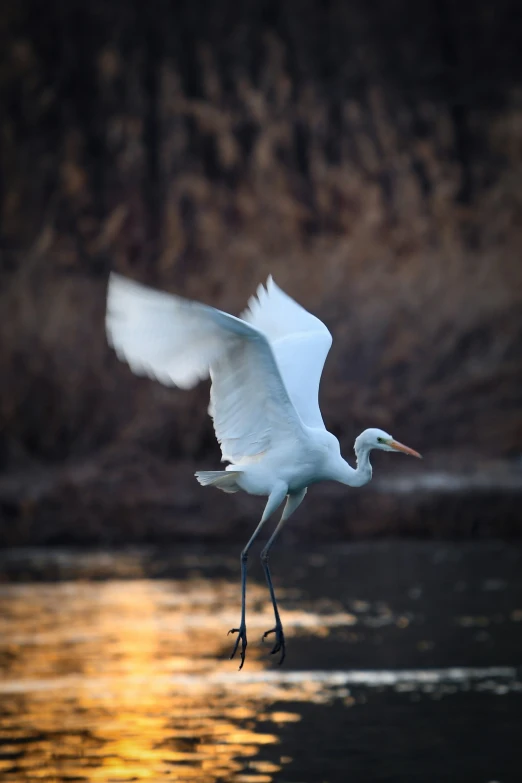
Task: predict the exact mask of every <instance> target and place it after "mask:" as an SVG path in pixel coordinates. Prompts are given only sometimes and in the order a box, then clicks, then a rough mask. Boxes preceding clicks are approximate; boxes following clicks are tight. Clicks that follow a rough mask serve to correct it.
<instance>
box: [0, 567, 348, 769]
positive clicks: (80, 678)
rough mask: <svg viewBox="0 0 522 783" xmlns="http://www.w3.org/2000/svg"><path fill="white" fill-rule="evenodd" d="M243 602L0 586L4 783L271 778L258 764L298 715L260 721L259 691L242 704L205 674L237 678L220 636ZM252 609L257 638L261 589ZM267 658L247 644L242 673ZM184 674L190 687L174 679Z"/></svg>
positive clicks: (166, 586) (251, 690)
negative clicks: (221, 673) (286, 724)
mask: <svg viewBox="0 0 522 783" xmlns="http://www.w3.org/2000/svg"><path fill="white" fill-rule="evenodd" d="M238 594H239V593H238V590H237V587H236V586H234V585H232V584H230V583H227V582H224V581H223V582H220V581H212V582H210V581H209V580H202V579H192V580H187V581H179V582H176V581H168V582H167V581H147V580H138V581H132V582H129V581H112V582H106V583H92V582H84V583H82V582H72V583H59V584H52V585H49V584H43V585H35V584H31V585H11V586H9V587H3V588H1V589H0V610H1V620H0V632H1V639H2V640H3V641H2V642H1V643H0V656H1V662H2V670H3V672H4V675H5V680H4V685H5V688H4V693H3V696H2V709H1V724H0V729H1V734H2V738H3V742H4V745H3V752H2V757H1V758H0V776H1V777H2V780H5V781H6V783H7V782H11V781H15V780H16V781H20V780H53V781H62V780H65V779H78V780H86V781H124V780H125V781H127V780H153V781H161V780H177V781H192V780H197V781H201V783H207V781H208V783H212V782H213V781H221V780H223V781H236V782H237V783H240V782H241V781H243V782H244V783H248V781H255V782H256V783H264V782H265V781H267V782H268V781H272V780H273V779H274V778H273V776H274V774H276V773H277V772H278V771H279V770H280V769H281V766H282V763H281V764H276V763H273V762H269V761H263V760H261V759H258V758H256V757H257V756H258V755H259V751H260V748H262V746H263V745H267V744H276V743H277V742H278V737H277V728H278V726H279V725H281V723H284V722H288V721H294V720H299V716H298V715H296V714H295V713H292V712H288V713H285V712H281V711H280V710H279V711H278V712H274V713H272V714H271V713H270V712H269V710H268V711H267V709H268V706H267V702H266V689H265V686H264V684H263V682H262V681H258V682H255V681H254V682H252V681H249V682H247V683H245V684H244V685H243V684H242V683H241V681H240V680H239V682H238V685H240V687H241V691H240V697H239V698H238V693H236V691H235V689H234V688H225V687H223V686H222V685H220V684H219V683H212V680H211V678H209V676H208V675H209V674H211V673H212V672H215V670H216V667H219V668H220V669H221V671H230V673H231V674H232V672H233V671H237V662H235V661H228V660H226V657H225V656H226V654H227V653H228V651H229V648H230V639H227V637H226V633H225V632H226V630H228V628H230V627H232V625H234V624H235V623H236V621H237V611H238V608H239V607H238ZM249 599H250V601H249V603H252V604H254V605H257V606H258V607H260V608H261V611H257V612H256V611H253V612H251V613H250V620H251V625H250V628H251V638H252V640H254V638H255V636H256V634H257V631H258V630H259V631H261V630H262V629H264V628H268V627H270V624H271V621H272V616H271V613H270V605H269V604H267V603H266V595H265V594H264V593H263V590H262V588H261V587H260V586H259V585H255V584H252V585H251V586H250V596H249ZM300 614H301V613H299V612H297V613H295V615H294V616H293V618H292V616H290V617H289V618H287V619H289V623H288V626H289V628H288V633H289V635H291V633H292V630H291V626H292V623H293V625H294V627H295V626H298V625H299V624H300V622H302V623H304V624H305V625H306V624H307V623H306V617H301V616H300ZM302 614H303V615H306V613H302ZM290 615H291V613H290ZM337 621H338V622H341V618H339V617H338V618H337ZM344 621H345V622H350V616H349V615H347V616H346V617H345V618H344ZM308 624H309V623H308ZM258 635H259V636H261V633H259V634H258ZM262 655H266V648H265V650H263V649H262V648H261V647H260V646H256V645H254V644H252V645H251V646H250V647H249V658H248V667H249V670H250V672H261V671H262V670H263V668H264V666H265V664H264V662H262V661H261V660H260V658H261V656H262ZM179 673H183V674H184V675H191V677H192V679H191V687H190V688H189V689H186V688H181V689H180V688H179V687H177V686H176V685H175V684H173V683H172V682H171V681H170V680H169V677H172V676H173V675H176V674H178V675H179ZM240 676H241V675H239V674H238V677H240ZM174 681H175V677H174ZM278 692H279V695H280V696H281V695H283V691H281V689H278ZM273 695H274V692H273V690H272V692H271V696H273ZM260 722H262V723H263V725H264V726H265V727H266V726H269V727H270V725H272V726H273V728H274V731H270V730H267V729H266V728H264V729H263V730H262V729H260V728H259V724H260ZM288 760H290V759H287V761H288Z"/></svg>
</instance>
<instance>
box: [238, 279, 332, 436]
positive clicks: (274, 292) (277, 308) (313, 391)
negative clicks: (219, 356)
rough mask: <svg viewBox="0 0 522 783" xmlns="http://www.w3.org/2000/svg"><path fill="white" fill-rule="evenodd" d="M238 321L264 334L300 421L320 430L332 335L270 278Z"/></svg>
mask: <svg viewBox="0 0 522 783" xmlns="http://www.w3.org/2000/svg"><path fill="white" fill-rule="evenodd" d="M241 318H243V319H244V320H245V321H248V323H250V324H252V326H255V327H257V329H259V330H260V331H261V332H263V333H264V334H265V335H266V336H267V338H268V340H269V342H270V345H271V346H272V350H273V352H274V356H275V358H276V361H277V364H278V366H279V370H280V372H281V376H282V378H283V381H284V382H285V386H286V388H287V390H288V394H289V395H290V399H291V400H292V402H293V404H294V406H295V408H296V410H297V412H298V413H299V416H300V417H301V420H302V421H303V422H304V423H305V424H308V426H310V427H322V426H324V424H323V419H322V416H321V411H320V409H319V401H318V395H319V383H320V381H321V373H322V371H323V367H324V363H325V360H326V357H327V355H328V351H329V350H330V346H331V345H332V335H331V334H330V332H329V331H328V329H327V328H326V326H325V325H324V324H323V322H322V321H320V320H319V318H316V317H315V315H312V314H311V313H309V312H308V311H307V310H305V309H304V307H301V305H299V304H297V302H295V301H294V300H293V299H291V298H290V297H289V296H288V295H287V294H285V292H284V291H282V290H281V289H280V288H279V286H277V285H276V284H275V283H274V281H273V280H272V277H269V278H268V280H267V282H266V288H265V287H264V286H262V285H260V286H259V288H258V289H257V296H253V297H252V298H251V299H250V300H249V302H248V309H247V310H245V312H243V313H242V314H241Z"/></svg>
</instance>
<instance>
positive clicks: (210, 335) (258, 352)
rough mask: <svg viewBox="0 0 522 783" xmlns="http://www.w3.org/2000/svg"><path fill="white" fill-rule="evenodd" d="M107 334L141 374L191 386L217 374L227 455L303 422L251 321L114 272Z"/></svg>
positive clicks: (235, 456)
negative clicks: (133, 280)
mask: <svg viewBox="0 0 522 783" xmlns="http://www.w3.org/2000/svg"><path fill="white" fill-rule="evenodd" d="M106 329H107V339H108V341H109V343H110V344H111V345H112V346H113V347H114V349H115V350H116V352H117V354H118V356H119V358H120V359H122V360H124V361H126V362H127V363H128V364H129V366H130V367H131V369H132V371H133V372H134V373H136V374H138V375H147V376H149V377H151V378H156V379H157V380H159V381H160V382H161V383H163V384H166V385H172V386H179V387H181V388H184V389H189V388H191V387H193V386H195V385H196V384H197V383H198V381H200V380H203V379H205V378H207V377H208V376H209V375H210V376H211V378H212V389H211V401H210V409H209V412H210V413H211V415H212V418H213V420H214V428H215V431H216V436H217V439H218V441H219V443H220V445H221V451H222V455H223V460H228V461H230V462H233V463H235V464H241V460H242V459H245V461H249V460H251V459H252V458H253V457H256V456H258V455H261V454H262V453H263V452H265V451H266V450H267V449H269V448H271V447H273V446H274V445H275V443H276V442H277V441H285V440H287V439H288V438H290V439H295V437H296V436H298V435H299V433H300V432H302V422H301V420H300V418H299V415H298V414H297V412H296V410H295V408H294V406H293V404H292V402H291V400H290V398H289V396H288V393H287V390H286V387H285V384H284V383H283V381H282V379H281V375H280V372H279V369H278V366H277V364H276V361H275V359H274V355H273V353H272V349H271V348H270V345H269V343H268V340H267V338H266V336H265V335H264V334H263V333H262V332H261V331H260V330H259V329H258V328H257V327H256V326H255V325H252V324H248V323H246V322H245V321H243V320H241V319H240V318H235V317H234V316H233V315H229V314H228V313H224V312H222V311H220V310H216V309H215V308H213V307H207V306H206V305H202V304H199V303H198V302H192V301H189V300H187V299H183V298H181V297H178V296H173V295H171V294H166V293H163V292H159V291H155V290H153V289H150V288H147V287H145V286H143V285H140V284H138V283H134V282H132V281H130V280H127V279H126V278H124V277H121V276H120V275H117V274H114V273H113V274H111V276H110V280H109V289H108V295H107V317H106Z"/></svg>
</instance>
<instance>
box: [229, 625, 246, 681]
mask: <svg viewBox="0 0 522 783" xmlns="http://www.w3.org/2000/svg"><path fill="white" fill-rule="evenodd" d="M231 633H237V638H236V642H235V644H234V649H233V650H232V653H231V655H230V659H232V658H233V657H234V656H235V654H236V653H237V650H238V647H239V642H241V652H240V655H241V663H240V664H239V670H240V671H241V669H242V668H243V664H244V663H245V655H246V648H247V644H248V642H247V636H246V627H245V626H241V627H240V628H231V629H230V631H229V632H228V634H227V636H228V635H230V634H231Z"/></svg>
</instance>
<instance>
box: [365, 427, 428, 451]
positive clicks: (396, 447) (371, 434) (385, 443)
mask: <svg viewBox="0 0 522 783" xmlns="http://www.w3.org/2000/svg"><path fill="white" fill-rule="evenodd" d="M372 449H380V450H381V451H401V452H402V453H403V454H410V455H411V456H412V457H418V458H419V459H422V456H421V455H420V454H419V452H418V451H414V449H410V448H409V446H405V445H404V444H403V443H399V441H397V440H395V439H394V438H392V436H391V435H388V433H387V432H384V431H383V430H378V429H376V428H374V427H372V428H370V429H368V430H364V432H361V434H360V435H359V437H358V438H357V439H356V441H355V452H356V453H358V452H359V451H371V450H372Z"/></svg>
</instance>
